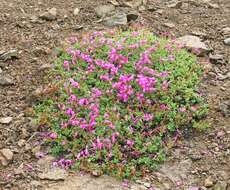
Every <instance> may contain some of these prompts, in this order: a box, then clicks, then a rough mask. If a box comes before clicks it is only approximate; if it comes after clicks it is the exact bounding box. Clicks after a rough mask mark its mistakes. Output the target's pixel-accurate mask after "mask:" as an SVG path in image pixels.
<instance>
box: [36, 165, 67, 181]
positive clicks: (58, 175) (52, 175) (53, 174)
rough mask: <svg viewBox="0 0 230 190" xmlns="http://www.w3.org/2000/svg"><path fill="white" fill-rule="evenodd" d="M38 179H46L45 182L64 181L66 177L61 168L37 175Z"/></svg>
mask: <svg viewBox="0 0 230 190" xmlns="http://www.w3.org/2000/svg"><path fill="white" fill-rule="evenodd" d="M38 177H39V178H40V179H44V180H45V179H46V180H54V181H58V180H65V178H66V177H67V172H66V171H65V170H64V169H61V168H52V169H49V170H48V171H45V172H43V173H41V174H39V175H38Z"/></svg>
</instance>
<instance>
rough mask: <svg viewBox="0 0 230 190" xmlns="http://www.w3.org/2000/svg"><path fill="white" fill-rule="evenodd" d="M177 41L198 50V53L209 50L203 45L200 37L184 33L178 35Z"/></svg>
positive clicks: (201, 53)
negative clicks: (181, 35)
mask: <svg viewBox="0 0 230 190" xmlns="http://www.w3.org/2000/svg"><path fill="white" fill-rule="evenodd" d="M177 43H180V44H183V45H184V46H185V47H186V48H187V49H189V50H193V49H197V50H199V51H200V52H199V55H203V54H205V53H208V52H209V51H210V49H209V48H208V47H207V46H206V45H205V43H204V42H202V41H201V39H200V38H199V37H197V36H192V35H186V36H183V37H180V38H178V39H177Z"/></svg>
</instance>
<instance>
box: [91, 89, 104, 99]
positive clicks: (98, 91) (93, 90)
mask: <svg viewBox="0 0 230 190" xmlns="http://www.w3.org/2000/svg"><path fill="white" fill-rule="evenodd" d="M92 93H93V95H92V96H93V97H94V98H97V97H100V96H101V95H102V92H101V90H99V89H98V88H93V89H92Z"/></svg>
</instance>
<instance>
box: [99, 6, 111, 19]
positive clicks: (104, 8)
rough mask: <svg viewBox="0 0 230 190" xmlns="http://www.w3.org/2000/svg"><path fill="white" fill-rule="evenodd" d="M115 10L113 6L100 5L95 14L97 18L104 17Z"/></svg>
mask: <svg viewBox="0 0 230 190" xmlns="http://www.w3.org/2000/svg"><path fill="white" fill-rule="evenodd" d="M114 10H115V6H113V5H100V6H98V7H96V8H95V12H96V14H97V16H98V17H104V16H106V15H108V14H109V13H111V12H112V11H114Z"/></svg>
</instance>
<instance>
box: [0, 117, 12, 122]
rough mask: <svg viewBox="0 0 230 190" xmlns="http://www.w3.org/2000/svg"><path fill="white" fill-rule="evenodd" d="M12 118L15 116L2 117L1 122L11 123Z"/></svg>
mask: <svg viewBox="0 0 230 190" xmlns="http://www.w3.org/2000/svg"><path fill="white" fill-rule="evenodd" d="M12 120H13V117H3V118H0V123H1V124H9V123H10V122H11V121H12Z"/></svg>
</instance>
